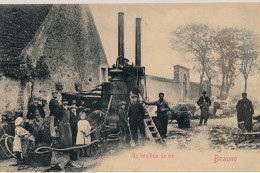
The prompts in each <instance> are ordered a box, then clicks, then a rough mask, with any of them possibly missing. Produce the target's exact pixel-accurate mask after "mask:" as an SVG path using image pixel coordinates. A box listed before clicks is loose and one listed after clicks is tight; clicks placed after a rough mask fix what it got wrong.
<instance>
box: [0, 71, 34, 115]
mask: <svg viewBox="0 0 260 173" xmlns="http://www.w3.org/2000/svg"><path fill="white" fill-rule="evenodd" d="M30 93H31V85H30V83H26V84H21V82H20V81H17V80H14V79H10V78H8V77H4V76H1V77H0V98H1V99H0V105H1V106H0V114H2V113H3V112H5V111H14V112H15V111H18V112H23V114H24V115H25V113H27V110H26V108H27V106H28V99H29V97H30Z"/></svg>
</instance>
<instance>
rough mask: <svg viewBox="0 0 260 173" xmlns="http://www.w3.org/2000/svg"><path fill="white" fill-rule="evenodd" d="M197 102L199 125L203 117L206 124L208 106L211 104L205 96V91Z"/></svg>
mask: <svg viewBox="0 0 260 173" xmlns="http://www.w3.org/2000/svg"><path fill="white" fill-rule="evenodd" d="M197 104H198V105H199V106H200V111H201V115H200V124H199V125H202V121H203V119H204V124H205V125H207V121H208V118H209V106H211V100H210V98H209V97H208V96H207V92H206V91H203V92H202V96H201V97H200V98H199V100H198V101H197Z"/></svg>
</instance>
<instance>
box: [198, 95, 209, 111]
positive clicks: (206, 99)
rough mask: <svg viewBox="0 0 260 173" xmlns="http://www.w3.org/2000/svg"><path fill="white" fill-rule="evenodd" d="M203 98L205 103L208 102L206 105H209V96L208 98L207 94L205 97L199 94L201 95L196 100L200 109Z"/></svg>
mask: <svg viewBox="0 0 260 173" xmlns="http://www.w3.org/2000/svg"><path fill="white" fill-rule="evenodd" d="M204 100H205V101H206V103H207V104H208V106H211V100H210V98H209V97H208V96H206V97H203V96H201V97H200V98H199V100H198V101H197V104H198V105H199V106H200V109H201V108H202V106H201V104H202V103H203V101H204Z"/></svg>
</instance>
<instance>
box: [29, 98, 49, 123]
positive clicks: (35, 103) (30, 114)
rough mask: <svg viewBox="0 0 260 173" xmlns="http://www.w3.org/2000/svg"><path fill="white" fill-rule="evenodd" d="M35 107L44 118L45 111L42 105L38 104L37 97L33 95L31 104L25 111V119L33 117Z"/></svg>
mask: <svg viewBox="0 0 260 173" xmlns="http://www.w3.org/2000/svg"><path fill="white" fill-rule="evenodd" d="M36 109H38V111H39V113H40V116H41V117H42V118H45V112H44V109H43V107H42V105H39V98H38V97H34V98H33V104H32V105H31V106H29V108H28V112H27V119H29V120H32V119H34V118H35V111H36Z"/></svg>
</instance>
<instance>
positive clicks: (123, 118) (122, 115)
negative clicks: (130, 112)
mask: <svg viewBox="0 0 260 173" xmlns="http://www.w3.org/2000/svg"><path fill="white" fill-rule="evenodd" d="M117 114H118V116H119V122H118V126H119V129H120V131H121V133H122V138H123V139H124V138H125V142H126V143H129V137H130V136H129V128H128V119H127V114H126V102H125V101H121V102H119V108H118V111H117Z"/></svg>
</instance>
